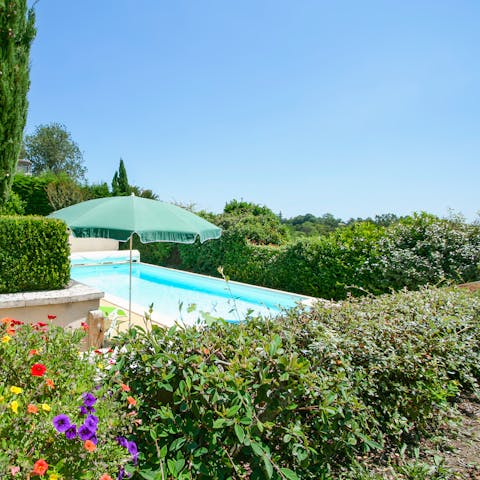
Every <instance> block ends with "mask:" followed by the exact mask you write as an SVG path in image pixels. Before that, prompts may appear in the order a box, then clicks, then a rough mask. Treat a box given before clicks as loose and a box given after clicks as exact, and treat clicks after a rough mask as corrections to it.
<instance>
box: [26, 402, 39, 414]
mask: <svg viewBox="0 0 480 480" xmlns="http://www.w3.org/2000/svg"><path fill="white" fill-rule="evenodd" d="M27 412H28V413H38V408H37V407H36V406H35V405H34V404H33V403H29V404H28V406H27Z"/></svg>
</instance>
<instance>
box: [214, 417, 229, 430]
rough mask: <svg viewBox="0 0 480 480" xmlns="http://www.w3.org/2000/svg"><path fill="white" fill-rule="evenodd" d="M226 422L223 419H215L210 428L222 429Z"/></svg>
mask: <svg viewBox="0 0 480 480" xmlns="http://www.w3.org/2000/svg"><path fill="white" fill-rule="evenodd" d="M226 423H227V422H226V420H225V419H223V418H217V419H216V420H215V421H214V422H213V425H212V428H223V427H224V425H225V424H226Z"/></svg>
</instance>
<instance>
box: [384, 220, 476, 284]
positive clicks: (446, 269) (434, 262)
mask: <svg viewBox="0 0 480 480" xmlns="http://www.w3.org/2000/svg"><path fill="white" fill-rule="evenodd" d="M378 252H379V255H378V266H377V269H376V270H377V272H378V273H377V274H376V275H377V278H378V280H377V282H378V285H379V287H380V288H382V289H383V291H388V290H389V289H399V288H403V287H408V288H411V289H415V288H418V287H419V286H420V285H425V284H427V283H432V284H436V283H438V282H441V281H445V280H453V281H456V282H468V281H473V280H477V279H478V275H479V264H480V227H479V226H478V225H469V224H467V223H465V222H464V221H463V220H461V219H455V218H453V219H440V218H437V217H435V216H433V215H429V214H426V213H421V214H414V215H413V216H412V217H406V218H404V219H402V220H401V221H400V222H399V223H398V224H395V225H393V226H392V227H390V228H388V229H387V230H386V234H385V236H384V238H382V239H381V240H380V241H379V244H378Z"/></svg>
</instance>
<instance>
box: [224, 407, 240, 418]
mask: <svg viewBox="0 0 480 480" xmlns="http://www.w3.org/2000/svg"><path fill="white" fill-rule="evenodd" d="M240 407H241V405H234V406H233V407H230V408H229V409H228V410H227V413H226V414H225V415H226V416H227V417H233V416H235V414H236V413H237V412H238V411H239V410H240Z"/></svg>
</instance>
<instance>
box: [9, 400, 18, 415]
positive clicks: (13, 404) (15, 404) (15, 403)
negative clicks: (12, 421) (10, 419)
mask: <svg viewBox="0 0 480 480" xmlns="http://www.w3.org/2000/svg"><path fill="white" fill-rule="evenodd" d="M10 408H11V409H12V412H13V413H18V402H17V401H16V400H14V401H13V402H12V403H11V404H10Z"/></svg>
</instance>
